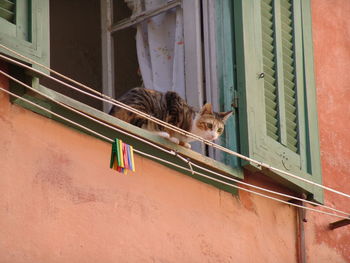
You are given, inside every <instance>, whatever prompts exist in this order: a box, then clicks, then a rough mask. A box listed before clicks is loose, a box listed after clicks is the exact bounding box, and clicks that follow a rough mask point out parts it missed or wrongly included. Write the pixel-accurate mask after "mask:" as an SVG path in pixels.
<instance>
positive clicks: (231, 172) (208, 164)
mask: <svg viewBox="0 0 350 263" xmlns="http://www.w3.org/2000/svg"><path fill="white" fill-rule="evenodd" d="M34 86H35V88H36V89H37V90H38V91H40V92H41V93H43V94H45V95H47V96H49V97H50V98H52V99H54V100H56V101H59V102H61V103H64V104H65V105H68V106H71V107H73V108H75V109H77V110H79V111H81V112H83V113H85V114H88V115H90V116H92V117H94V118H96V119H98V120H100V121H103V122H105V123H107V124H110V125H113V126H115V127H117V128H118V129H121V130H123V131H126V132H127V133H128V134H133V135H137V136H139V137H141V138H143V139H146V140H147V141H150V142H152V143H154V144H157V145H159V146H162V147H164V148H165V149H171V150H176V151H177V152H178V153H179V154H181V155H182V156H184V157H187V158H190V160H191V161H192V162H193V163H195V164H198V165H201V166H202V167H204V168H207V169H210V170H213V171H215V172H218V173H221V174H223V175H225V176H227V177H230V178H235V179H243V171H242V169H240V168H234V167H230V166H228V165H225V164H223V163H221V162H219V161H216V160H214V159H212V158H209V157H206V156H203V155H201V154H199V153H197V152H195V151H193V150H190V149H187V148H184V147H182V146H179V145H177V144H174V143H172V142H170V141H168V140H166V139H164V138H161V137H159V136H157V135H155V134H153V133H151V132H149V131H147V130H144V129H141V128H138V127H135V126H133V125H131V124H129V123H126V122H124V121H121V120H118V119H117V118H115V117H113V116H111V115H108V114H106V113H104V112H101V111H99V110H96V109H95V108H92V107H90V106H88V105H86V104H83V103H81V102H79V101H76V100H74V99H72V98H69V97H67V96H65V95H62V94H60V93H58V92H55V91H53V90H50V89H48V88H46V87H43V86H41V85H38V84H37V85H34ZM11 89H12V90H13V91H14V92H16V93H17V94H20V95H21V96H22V97H24V98H26V99H28V100H30V101H32V102H34V103H36V104H39V105H40V106H42V107H45V108H46V109H48V110H50V111H52V112H54V113H57V114H60V115H61V116H63V117H65V118H68V119H70V120H72V121H74V122H76V123H78V124H81V125H84V126H85V127H88V128H90V129H92V130H94V131H96V132H98V133H100V134H102V135H104V136H107V137H109V138H111V139H114V138H119V139H122V140H123V141H124V142H126V143H128V144H131V145H133V146H134V147H135V148H136V149H142V151H143V152H145V153H148V154H152V155H154V156H156V157H159V158H163V159H165V160H167V161H170V162H173V163H175V164H178V165H181V166H183V167H186V168H188V167H189V166H188V165H187V164H186V163H184V161H183V160H180V159H179V158H178V157H176V156H173V155H169V154H167V153H165V152H163V151H161V150H159V149H156V148H154V147H152V146H151V145H149V144H147V143H145V142H142V141H140V140H138V139H135V138H132V137H130V136H127V135H125V134H123V133H120V132H118V131H116V130H114V129H112V128H109V127H105V126H103V125H102V124H99V123H97V122H95V121H93V120H90V119H88V118H86V117H83V116H81V115H79V114H77V113H74V112H72V111H70V110H68V109H66V108H64V107H62V106H60V105H58V104H56V103H54V102H52V101H51V100H48V99H47V98H44V97H43V96H40V95H37V94H34V92H31V91H27V92H23V89H21V88H16V85H12V86H11ZM12 102H13V103H15V104H17V105H20V106H22V107H24V108H26V109H29V110H31V111H33V112H36V113H38V114H41V115H43V116H46V117H48V118H51V119H53V120H57V121H59V122H61V123H63V124H65V125H67V126H69V127H72V128H74V129H76V130H79V131H81V132H83V133H88V132H87V131H85V130H83V129H81V128H78V127H75V126H73V125H72V124H71V123H68V122H66V121H64V120H62V119H60V118H58V117H56V116H53V115H52V114H49V113H47V112H46V111H43V110H41V109H38V108H37V107H35V106H33V105H30V104H28V103H26V102H24V101H22V100H20V99H13V100H12ZM88 134H89V133H88ZM90 135H92V136H95V137H96V135H93V134H90ZM98 138H100V137H98ZM159 162H160V161H159ZM160 163H162V164H164V163H163V162H160ZM164 165H166V164H164ZM166 166H168V167H170V168H172V169H174V170H177V171H180V172H181V173H183V174H186V175H188V176H191V177H193V178H195V179H198V180H200V181H203V182H205V183H208V184H211V185H213V186H215V187H218V188H220V189H222V190H225V191H227V192H230V193H232V194H236V193H237V190H236V189H235V188H233V187H231V186H227V185H225V184H223V183H220V182H216V181H213V180H210V179H207V178H204V177H201V176H199V175H196V174H194V175H193V174H192V173H191V172H188V171H185V170H183V169H180V168H175V167H174V166H171V165H166ZM193 169H194V170H197V169H196V168H195V167H193ZM198 171H199V172H202V173H205V172H203V171H202V170H200V169H198ZM207 175H208V176H210V177H212V178H215V179H218V178H219V177H217V176H215V175H211V174H207ZM220 180H221V181H225V182H229V183H231V184H232V181H229V180H226V179H223V178H220Z"/></svg>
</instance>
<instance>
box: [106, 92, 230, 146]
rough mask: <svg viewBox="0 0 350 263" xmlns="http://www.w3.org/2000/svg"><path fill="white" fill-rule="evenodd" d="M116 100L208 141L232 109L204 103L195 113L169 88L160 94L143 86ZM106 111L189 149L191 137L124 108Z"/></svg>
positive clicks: (222, 125)
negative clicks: (214, 110) (220, 109)
mask: <svg viewBox="0 0 350 263" xmlns="http://www.w3.org/2000/svg"><path fill="white" fill-rule="evenodd" d="M119 101H120V102H123V103H125V104H127V105H129V106H131V107H133V108H135V109H138V110H140V111H142V112H145V113H147V114H150V115H152V116H153V117H155V118H158V119H160V120H162V121H165V122H167V123H170V124H172V125H174V126H176V127H179V128H181V129H183V130H185V131H189V132H191V133H194V134H196V135H198V136H200V137H202V138H204V139H206V140H210V141H212V140H215V139H217V138H218V137H219V136H220V135H221V134H222V133H223V131H224V124H225V122H226V120H227V119H228V118H229V117H230V116H231V115H232V111H229V112H219V113H216V112H213V110H212V105H211V104H210V103H207V104H205V105H204V106H203V107H202V108H201V110H200V111H199V112H196V111H195V110H194V109H193V108H192V107H191V106H189V105H188V104H187V103H186V101H185V100H184V99H182V98H181V97H180V96H179V95H178V94H177V93H176V92H173V91H168V92H165V93H162V92H159V91H155V90H150V89H145V88H133V89H131V90H129V91H128V92H127V93H125V94H124V95H123V96H122V97H120V98H119ZM110 114H111V115H113V116H115V117H117V118H118V119H121V120H123V121H126V122H128V123H131V124H133V125H136V126H138V127H141V128H144V129H147V130H150V131H152V132H154V133H156V134H158V135H160V136H162V137H164V138H167V139H169V140H170V141H172V142H174V143H177V144H180V145H182V146H185V147H187V148H191V145H190V144H189V142H191V141H193V139H192V138H189V137H187V136H184V135H181V134H179V133H177V132H175V131H172V130H170V129H167V128H165V127H163V126H161V125H159V124H156V123H154V122H152V121H149V120H147V119H145V118H143V117H141V116H139V115H137V114H135V113H132V112H130V111H128V110H125V109H122V108H119V107H116V106H114V107H113V108H112V110H111V112H110Z"/></svg>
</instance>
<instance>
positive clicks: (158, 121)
mask: <svg viewBox="0 0 350 263" xmlns="http://www.w3.org/2000/svg"><path fill="white" fill-rule="evenodd" d="M0 47H2V48H4V49H6V50H8V51H10V52H12V53H13V54H15V55H16V56H19V57H21V58H23V59H26V60H27V61H29V62H30V63H32V64H35V65H37V66H39V67H41V68H43V69H45V70H47V71H50V72H51V73H54V74H55V75H57V76H59V77H62V78H63V79H65V80H67V81H69V82H71V83H74V84H76V85H78V86H80V87H82V88H84V89H86V90H88V91H90V92H92V93H94V94H97V95H98V96H97V95H94V94H91V93H88V92H86V91H83V90H81V89H78V88H77V87H74V86H72V85H70V84H67V83H65V82H63V81H61V80H59V79H57V78H54V77H52V76H50V75H48V74H45V73H43V72H41V71H39V70H36V69H33V68H32V67H30V66H28V65H26V64H24V63H21V62H19V61H16V60H13V59H11V58H9V57H7V56H4V55H1V54H0V58H2V59H4V60H7V61H9V62H11V63H14V64H16V65H19V66H21V67H24V68H27V69H28V70H31V71H33V72H35V73H37V74H39V75H42V76H44V77H46V78H49V79H51V80H53V81H56V82H58V83H60V84H62V85H64V86H66V87H68V88H70V89H73V90H76V91H78V92H80V93H82V94H85V95H87V96H90V97H92V98H95V99H98V100H101V101H104V102H107V103H111V104H112V105H115V106H118V107H121V108H123V109H126V110H128V111H130V112H133V113H135V114H138V115H140V116H142V117H144V118H146V119H148V120H150V121H152V122H155V123H157V124H159V125H162V126H164V127H166V128H168V129H171V130H173V131H176V132H178V133H180V134H183V135H185V136H188V137H190V138H192V139H195V140H197V141H201V142H203V143H205V144H206V145H209V146H212V147H214V148H216V149H219V150H221V151H224V152H226V153H228V154H231V155H234V156H236V157H238V158H241V159H243V160H246V161H249V162H251V163H254V164H256V165H258V166H260V167H262V168H266V169H268V170H270V171H274V172H277V173H281V174H284V175H286V176H289V177H291V178H294V179H297V180H300V181H303V182H305V183H308V184H311V185H314V186H317V187H320V188H322V189H324V190H327V191H330V192H333V193H336V194H339V195H342V196H344V197H347V198H350V195H349V194H347V193H343V192H341V191H338V190H335V189H332V188H330V187H327V186H324V185H321V184H318V183H315V182H313V181H310V180H307V179H305V178H303V177H300V176H297V175H294V174H292V173H290V172H287V171H284V170H281V169H278V168H275V167H273V166H271V165H269V164H266V163H264V162H261V161H257V160H255V159H252V158H249V157H247V156H244V155H242V154H240V153H237V152H235V151H232V150H230V149H227V148H225V147H223V146H221V145H218V144H216V143H214V142H211V141H208V140H205V139H203V138H202V137H200V136H197V135H195V134H193V133H190V132H188V131H185V130H182V129H180V128H178V127H176V126H173V125H171V124H169V123H167V122H164V121H161V120H159V119H157V118H155V117H153V116H151V115H148V114H145V113H144V112H142V111H139V110H136V109H134V108H132V107H130V106H128V105H126V104H124V103H121V102H119V101H118V100H115V99H113V98H111V97H109V96H107V95H105V94H103V93H101V92H98V91H96V90H94V89H92V88H90V87H88V86H86V85H84V84H82V83H80V82H78V81H75V80H73V79H71V78H69V77H67V76H65V75H63V74H61V73H59V72H57V71H55V70H52V69H50V68H49V67H46V66H45V65H42V64H40V63H38V62H36V61H34V60H31V59H29V58H27V57H25V56H23V55H21V54H19V53H18V52H16V51H14V50H12V49H10V48H8V47H6V46H4V45H2V44H0ZM99 96H101V97H102V98H101V97H99Z"/></svg>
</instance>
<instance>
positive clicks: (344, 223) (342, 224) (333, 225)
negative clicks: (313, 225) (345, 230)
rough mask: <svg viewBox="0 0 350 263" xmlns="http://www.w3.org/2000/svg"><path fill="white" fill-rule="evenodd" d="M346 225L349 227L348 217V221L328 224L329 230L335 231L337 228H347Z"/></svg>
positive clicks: (349, 220)
mask: <svg viewBox="0 0 350 263" xmlns="http://www.w3.org/2000/svg"><path fill="white" fill-rule="evenodd" d="M347 225H350V217H349V219H343V220H339V221H336V222H333V223H330V224H329V229H330V230H333V229H336V228H338V227H342V226H347Z"/></svg>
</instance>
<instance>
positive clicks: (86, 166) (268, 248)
mask: <svg viewBox="0 0 350 263" xmlns="http://www.w3.org/2000/svg"><path fill="white" fill-rule="evenodd" d="M0 85H1V86H2V87H3V86H6V85H7V84H6V81H4V79H3V78H1V84H0ZM0 105H1V107H0V134H1V136H0V145H1V151H0V167H1V176H0V262H234V261H236V260H237V261H236V262H276V263H277V262H280V259H283V260H284V262H295V260H296V252H295V242H296V240H295V239H296V238H295V216H296V215H295V210H294V209H293V208H291V207H288V206H285V205H281V204H278V203H274V202H271V201H267V200H265V199H262V198H260V197H256V196H251V195H248V194H242V195H240V197H236V196H232V195H231V194H228V193H226V192H223V191H220V190H218V189H216V188H214V187H212V186H209V185H206V184H204V183H201V182H199V181H196V180H194V179H191V178H189V177H187V176H185V175H182V174H180V173H177V172H174V171H172V170H170V169H168V168H165V167H163V166H162V165H160V164H158V163H155V162H152V161H149V160H146V159H144V158H141V157H139V156H137V158H136V165H137V167H138V171H137V172H136V173H135V174H133V175H129V176H124V175H117V174H116V173H115V172H114V171H112V170H110V169H109V167H108V162H109V157H110V145H109V144H107V143H104V142H102V141H99V140H98V139H95V138H92V137H89V136H87V135H84V134H81V133H78V132H76V131H74V130H71V129H69V128H67V127H65V126H63V125H61V124H59V123H57V122H55V121H52V120H49V119H46V118H44V117H41V116H39V115H37V114H35V113H32V112H30V111H27V110H25V109H23V108H20V107H18V106H16V105H12V104H10V103H9V101H8V96H6V95H4V94H3V93H0ZM256 260H257V261H256Z"/></svg>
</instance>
